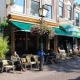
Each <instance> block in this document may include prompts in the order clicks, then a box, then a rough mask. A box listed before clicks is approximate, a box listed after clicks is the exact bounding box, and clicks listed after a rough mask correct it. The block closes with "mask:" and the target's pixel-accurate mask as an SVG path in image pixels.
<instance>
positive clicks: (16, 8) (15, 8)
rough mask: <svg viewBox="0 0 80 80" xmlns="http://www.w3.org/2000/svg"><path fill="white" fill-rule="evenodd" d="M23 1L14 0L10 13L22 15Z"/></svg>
mask: <svg viewBox="0 0 80 80" xmlns="http://www.w3.org/2000/svg"><path fill="white" fill-rule="evenodd" d="M24 8H25V0H14V4H13V5H12V7H11V12H17V13H24Z"/></svg>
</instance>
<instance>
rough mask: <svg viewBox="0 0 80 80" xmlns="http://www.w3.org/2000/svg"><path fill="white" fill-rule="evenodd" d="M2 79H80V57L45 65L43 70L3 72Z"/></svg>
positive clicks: (0, 75) (0, 76)
mask: <svg viewBox="0 0 80 80" xmlns="http://www.w3.org/2000/svg"><path fill="white" fill-rule="evenodd" d="M0 79H1V80H80V58H79V59H70V60H65V61H63V62H62V63H58V64H55V63H54V64H53V65H52V64H50V65H44V69H43V71H39V70H38V69H34V68H33V69H32V70H26V72H17V71H15V73H11V72H10V73H6V72H4V73H1V74H0Z"/></svg>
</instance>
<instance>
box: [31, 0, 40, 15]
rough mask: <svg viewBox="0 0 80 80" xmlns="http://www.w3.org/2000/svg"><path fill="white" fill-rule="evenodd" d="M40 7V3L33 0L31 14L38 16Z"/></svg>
mask: <svg viewBox="0 0 80 80" xmlns="http://www.w3.org/2000/svg"><path fill="white" fill-rule="evenodd" d="M39 7H40V3H39V2H38V1H35V0H31V12H30V14H31V15H35V16H38V14H39V13H38V9H39Z"/></svg>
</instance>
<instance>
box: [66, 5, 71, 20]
mask: <svg viewBox="0 0 80 80" xmlns="http://www.w3.org/2000/svg"><path fill="white" fill-rule="evenodd" d="M67 9H68V19H69V20H71V6H70V5H68V6H67Z"/></svg>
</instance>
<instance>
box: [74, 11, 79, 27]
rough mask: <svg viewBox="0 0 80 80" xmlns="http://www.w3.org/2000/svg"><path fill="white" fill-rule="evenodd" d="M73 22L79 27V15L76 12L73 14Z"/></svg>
mask: <svg viewBox="0 0 80 80" xmlns="http://www.w3.org/2000/svg"><path fill="white" fill-rule="evenodd" d="M75 20H76V21H75V22H76V26H79V13H78V12H76V13H75Z"/></svg>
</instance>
